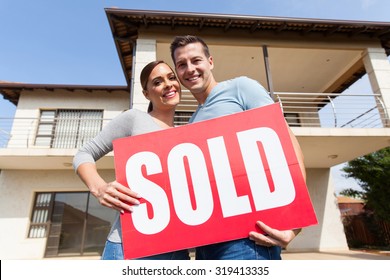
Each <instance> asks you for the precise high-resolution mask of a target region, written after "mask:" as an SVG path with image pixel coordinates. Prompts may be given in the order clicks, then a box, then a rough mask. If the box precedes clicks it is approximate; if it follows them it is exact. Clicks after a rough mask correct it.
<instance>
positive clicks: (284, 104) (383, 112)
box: [0, 92, 390, 148]
mask: <svg viewBox="0 0 390 280" xmlns="http://www.w3.org/2000/svg"><path fill="white" fill-rule="evenodd" d="M275 97H276V101H278V102H280V105H281V108H282V110H283V113H284V115H285V118H286V120H287V122H288V123H289V125H290V126H299V127H322V128H330V127H336V128H384V127H390V121H389V115H388V110H387V109H386V108H385V107H384V104H383V102H382V100H381V97H380V96H379V95H375V94H369V95H368V94H367V95H361V94H341V95H339V94H318V93H313V94H310V93H299V94H298V93H280V92H279V93H275ZM188 106H189V105H188ZM195 107H196V106H193V105H191V108H184V107H183V106H182V108H181V110H180V112H178V114H177V116H176V119H175V122H176V124H177V125H182V124H185V123H187V122H188V119H189V117H190V115H191V112H190V111H185V109H191V110H193V109H194V108H195ZM67 120H68V121H69V119H67ZM100 121H102V123H103V125H104V124H105V123H107V122H108V121H110V120H107V119H104V120H101V119H100ZM38 124H39V119H34V118H0V148H6V147H8V148H32V147H34V148H35V147H36V148H53V146H48V147H42V146H37V145H36V144H35V139H36V134H37V127H38ZM76 133H77V132H76ZM74 134H75V132H67V133H65V134H64V133H62V135H61V137H62V138H61V139H62V140H61V141H64V143H70V144H66V146H61V148H78V147H77V146H75V145H73V144H72V143H82V142H85V141H87V139H83V141H82V142H80V141H78V142H75V141H73V139H76V138H78V135H74ZM84 134H85V132H84ZM51 137H52V138H53V139H55V138H56V135H55V133H54V132H53V134H52V135H51ZM64 137H65V138H67V139H65V140H63V139H64Z"/></svg>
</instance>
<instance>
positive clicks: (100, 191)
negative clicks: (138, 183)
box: [92, 181, 140, 213]
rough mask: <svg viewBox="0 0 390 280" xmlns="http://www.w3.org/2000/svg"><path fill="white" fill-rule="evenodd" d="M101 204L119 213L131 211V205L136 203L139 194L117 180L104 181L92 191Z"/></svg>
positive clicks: (137, 202)
mask: <svg viewBox="0 0 390 280" xmlns="http://www.w3.org/2000/svg"><path fill="white" fill-rule="evenodd" d="M92 194H93V195H94V196H95V197H96V198H97V200H98V201H99V203H100V204H101V205H103V206H106V207H109V208H112V209H115V210H117V211H119V212H121V213H123V212H124V211H130V212H132V211H133V207H132V205H138V204H139V203H140V202H139V200H138V199H139V198H140V195H139V194H138V193H136V192H134V191H132V190H131V189H129V188H128V187H125V186H123V185H122V184H120V183H118V182H117V181H113V182H110V183H104V184H103V185H100V186H99V187H98V188H97V189H96V190H95V191H94V192H93V193H92Z"/></svg>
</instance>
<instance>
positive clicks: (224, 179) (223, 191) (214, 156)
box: [207, 136, 252, 217]
mask: <svg viewBox="0 0 390 280" xmlns="http://www.w3.org/2000/svg"><path fill="white" fill-rule="evenodd" d="M207 144H208V146H209V151H210V157H211V163H212V165H213V170H214V175H215V181H216V185H217V189H218V195H219V200H220V202H221V208H222V213H223V216H224V217H231V216H236V215H240V214H245V213H250V212H252V209H251V205H250V202H249V198H248V196H246V195H245V196H241V197H238V196H237V192H236V186H235V184H234V180H233V175H232V171H231V167H230V164H229V158H228V155H227V151H226V146H225V142H224V139H223V137H222V136H220V137H216V138H211V139H208V140H207Z"/></svg>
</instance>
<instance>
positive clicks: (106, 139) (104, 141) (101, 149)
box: [73, 109, 162, 243]
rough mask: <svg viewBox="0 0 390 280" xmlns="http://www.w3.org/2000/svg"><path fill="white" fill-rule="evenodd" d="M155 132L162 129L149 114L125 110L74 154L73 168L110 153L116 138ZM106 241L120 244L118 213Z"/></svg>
mask: <svg viewBox="0 0 390 280" xmlns="http://www.w3.org/2000/svg"><path fill="white" fill-rule="evenodd" d="M156 130H162V128H161V127H160V126H159V125H158V124H157V123H156V122H155V121H154V120H153V118H152V117H151V116H150V115H149V114H147V113H145V112H142V111H140V110H137V109H130V110H127V111H125V112H123V113H121V114H120V115H119V116H117V117H116V118H114V119H113V120H112V121H111V122H109V123H108V124H107V125H106V126H104V127H103V129H102V131H101V132H100V133H99V134H98V135H97V136H96V137H95V138H94V139H92V140H91V141H89V142H88V143H86V144H85V145H84V146H83V147H82V148H81V149H80V150H79V151H78V152H77V153H76V155H75V156H74V158H73V168H74V170H77V168H78V167H79V166H80V165H81V164H83V163H87V162H89V163H95V162H96V161H97V160H99V159H100V158H101V157H103V156H104V155H106V154H107V153H109V152H111V151H112V149H113V145H112V141H113V140H115V139H117V138H122V137H127V136H132V135H139V134H143V133H148V132H153V131H156ZM107 239H108V240H110V241H112V242H117V243H120V242H122V234H121V225H120V219H119V212H117V215H116V217H115V221H114V223H113V225H112V227H111V231H110V233H109V235H108V238H107Z"/></svg>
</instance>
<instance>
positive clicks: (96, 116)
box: [35, 109, 103, 148]
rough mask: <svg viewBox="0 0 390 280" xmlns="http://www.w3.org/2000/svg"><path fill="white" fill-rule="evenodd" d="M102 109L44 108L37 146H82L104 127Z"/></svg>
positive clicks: (37, 136) (36, 139) (36, 141)
mask: <svg viewBox="0 0 390 280" xmlns="http://www.w3.org/2000/svg"><path fill="white" fill-rule="evenodd" d="M102 120H103V111H102V110H70V109H66V110H63V109H58V110H42V111H41V117H40V120H39V125H38V130H37V135H36V138H35V145H36V146H46V147H50V148H80V147H81V146H82V145H83V144H84V143H85V142H87V141H89V140H90V139H92V138H93V137H94V136H95V135H96V134H97V133H98V132H99V131H100V130H101V127H102Z"/></svg>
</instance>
